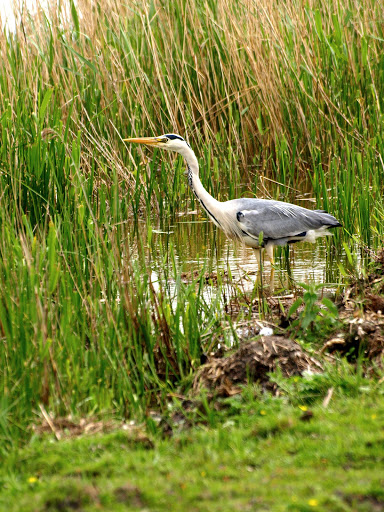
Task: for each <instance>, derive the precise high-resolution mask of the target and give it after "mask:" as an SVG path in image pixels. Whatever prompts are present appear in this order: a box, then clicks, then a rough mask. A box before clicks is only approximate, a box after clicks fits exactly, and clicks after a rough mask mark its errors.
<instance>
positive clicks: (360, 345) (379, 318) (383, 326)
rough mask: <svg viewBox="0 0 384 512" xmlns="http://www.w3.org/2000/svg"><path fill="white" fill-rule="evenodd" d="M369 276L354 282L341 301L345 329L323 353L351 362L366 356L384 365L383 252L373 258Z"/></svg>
mask: <svg viewBox="0 0 384 512" xmlns="http://www.w3.org/2000/svg"><path fill="white" fill-rule="evenodd" d="M373 263H374V268H373V270H372V272H371V273H370V274H368V275H367V276H365V277H363V278H359V279H355V280H354V281H353V282H352V283H351V284H350V286H348V287H347V288H346V289H345V291H344V293H343V295H342V297H341V304H340V305H341V311H340V318H341V319H342V321H343V329H342V331H340V332H339V333H338V334H336V335H335V336H334V337H333V338H332V339H330V340H329V341H327V343H325V345H324V347H323V349H322V351H323V352H325V351H326V352H330V353H333V352H338V353H339V354H341V355H343V356H346V357H347V358H348V359H349V360H353V359H355V358H356V357H357V356H358V355H363V356H364V357H365V358H366V359H368V360H369V361H372V362H373V363H375V364H376V365H379V366H383V361H384V249H381V250H380V251H379V252H378V253H377V254H376V255H375V257H374V260H373Z"/></svg>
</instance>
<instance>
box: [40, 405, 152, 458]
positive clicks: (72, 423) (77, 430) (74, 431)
mask: <svg viewBox="0 0 384 512" xmlns="http://www.w3.org/2000/svg"><path fill="white" fill-rule="evenodd" d="M40 409H41V410H42V415H43V417H42V420H41V422H40V423H38V424H35V425H33V427H32V428H33V430H34V432H36V433H37V434H38V435H43V434H54V436H55V437H56V439H57V440H58V441H60V440H61V439H72V438H75V437H80V436H85V435H95V434H98V433H103V434H106V433H109V432H114V431H117V430H122V431H124V432H125V433H126V434H127V440H128V441H129V442H132V444H141V445H143V446H144V447H146V448H153V443H152V441H151V440H150V439H149V438H148V436H147V435H146V433H145V428H143V427H141V426H140V425H136V424H135V423H133V422H132V423H123V422H118V421H112V420H104V421H99V420H95V419H92V418H80V419H75V418H72V417H71V416H67V417H58V418H54V417H52V416H51V415H50V414H48V413H47V412H46V411H45V409H43V408H40Z"/></svg>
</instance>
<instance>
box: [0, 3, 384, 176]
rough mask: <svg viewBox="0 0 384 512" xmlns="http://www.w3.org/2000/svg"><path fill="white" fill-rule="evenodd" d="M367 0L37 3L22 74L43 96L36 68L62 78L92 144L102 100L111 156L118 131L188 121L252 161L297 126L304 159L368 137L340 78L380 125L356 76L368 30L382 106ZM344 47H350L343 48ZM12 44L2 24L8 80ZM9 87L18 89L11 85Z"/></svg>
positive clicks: (28, 25)
mask: <svg viewBox="0 0 384 512" xmlns="http://www.w3.org/2000/svg"><path fill="white" fill-rule="evenodd" d="M363 4H364V5H363V6H361V7H359V5H357V4H356V3H355V2H354V1H353V0H349V1H347V2H344V3H340V2H337V1H336V0H328V1H327V2H322V1H321V2H320V0H311V1H310V2H304V1H302V0H285V1H283V2H275V1H273V0H262V1H255V0H244V1H243V2H235V1H232V0H218V1H217V2H211V1H206V2H184V1H183V0H176V1H175V2H172V5H171V4H169V3H168V2H164V1H163V0H154V1H153V2H151V4H150V5H148V4H147V2H143V1H141V0H137V1H136V2H132V3H120V2H113V1H110V0H98V1H97V2H92V3H90V2H88V1H85V0H80V1H78V2H77V3H76V8H75V7H74V5H73V4H71V3H70V2H67V3H61V4H60V10H57V9H56V7H53V4H52V5H51V7H50V10H49V13H48V14H47V15H46V14H44V11H43V9H42V7H41V6H40V7H39V8H38V9H37V12H36V14H33V15H32V16H27V14H26V13H25V12H23V13H22V15H21V22H20V24H18V26H17V30H16V34H15V37H16V38H17V41H18V51H19V58H20V59H21V61H22V63H21V64H20V63H19V66H22V67H23V73H19V75H18V77H17V79H18V80H20V81H23V83H20V84H19V87H20V86H24V87H26V88H29V89H30V92H31V94H32V96H33V101H34V102H35V103H37V102H38V90H39V88H38V87H37V82H36V80H35V79H34V78H33V76H31V74H32V73H35V72H36V70H38V72H39V73H40V75H41V80H42V82H43V83H45V84H46V86H47V87H48V86H51V87H56V108H61V110H62V119H63V121H64V122H65V120H66V118H67V116H69V115H71V117H72V119H73V120H74V121H75V124H76V125H77V126H80V127H82V128H84V127H88V129H87V130H83V133H86V132H88V135H86V136H85V138H86V139H89V140H90V143H91V145H92V143H93V142H94V139H93V141H92V137H91V135H90V134H91V133H98V132H99V133H100V130H99V126H98V118H95V117H94V116H93V118H92V116H91V118H90V116H89V114H88V112H89V108H90V102H91V103H92V102H95V101H97V103H98V112H103V116H105V118H106V119H110V120H111V123H104V124H103V129H102V132H103V133H102V135H101V138H100V145H101V146H102V147H103V148H104V150H105V157H106V159H107V160H110V159H111V158H112V160H113V162H115V158H116V156H117V154H118V151H119V150H120V149H121V144H120V141H119V137H118V133H117V132H119V131H123V132H124V135H127V136H129V135H137V134H139V133H140V134H142V133H145V134H153V133H159V132H165V131H171V130H172V131H175V132H181V133H183V134H184V133H187V135H188V136H189V139H190V140H191V142H193V143H199V142H200V141H201V136H203V137H204V139H205V140H209V141H210V142H212V143H213V144H216V143H217V136H218V134H219V135H220V134H221V136H223V135H224V134H225V138H226V141H225V143H226V144H228V145H230V146H232V147H235V148H236V151H237V152H238V154H239V156H240V157H241V160H242V162H243V163H244V164H245V163H246V162H249V160H250V159H251V158H252V155H253V154H255V152H256V153H260V151H261V150H264V151H265V153H270V152H271V151H272V152H273V151H274V150H275V148H276V146H277V145H278V143H279V140H281V139H286V140H287V143H288V148H290V149H292V144H293V137H294V135H293V134H296V136H297V137H299V138H300V146H299V151H298V154H299V162H298V163H299V165H300V158H302V160H303V162H301V163H302V165H304V163H305V162H306V158H307V156H308V153H310V151H311V150H310V149H308V148H309V147H310V146H311V145H313V144H319V145H320V146H324V147H325V146H326V145H328V146H329V145H330V146H333V145H334V144H335V143H337V141H338V140H342V139H343V138H344V137H345V135H346V134H347V133H349V134H350V135H351V137H352V138H353V139H354V140H355V141H356V142H357V143H360V142H363V139H364V135H363V134H362V133H361V132H362V130H360V129H359V128H358V127H357V126H356V122H355V117H356V115H357V114H356V113H353V112H351V111H348V107H347V100H348V99H347V98H345V101H344V98H342V97H340V96H339V98H338V99H336V98H335V97H333V96H332V94H333V92H335V91H334V90H333V86H332V81H334V80H338V81H340V80H345V81H347V82H348V81H349V82H350V87H351V88H356V96H357V97H359V96H360V100H359V101H360V104H361V110H360V114H359V115H361V116H362V126H363V127H365V128H366V129H369V127H370V126H371V125H372V122H371V121H370V116H369V114H367V112H366V110H367V108H366V101H367V100H366V99H364V95H365V93H364V91H362V90H360V89H361V88H360V82H359V81H360V74H361V69H360V65H361V64H362V63H361V55H360V54H361V51H362V45H364V44H366V43H365V42H364V38H365V40H366V39H367V38H369V49H368V52H369V57H370V58H369V59H368V61H369V65H368V67H367V69H368V71H367V73H370V74H371V83H372V89H373V91H374V96H375V98H376V101H377V104H378V108H377V111H379V107H380V105H379V103H380V99H379V91H378V89H377V85H376V82H377V76H376V73H377V67H376V66H374V65H372V63H371V59H372V60H373V63H375V62H376V61H377V59H379V58H380V49H379V46H380V45H379V43H378V41H379V40H380V37H381V29H380V24H379V23H377V20H378V19H380V17H381V19H382V18H383V15H384V4H382V3H381V2H375V1H374V0H364V2H363ZM71 5H72V8H71ZM47 17H48V19H49V20H50V21H47ZM76 17H77V20H76ZM346 20H347V21H346ZM338 38H339V39H340V40H338ZM336 46H337V47H338V48H336ZM340 48H344V50H343V51H344V53H343V55H338V54H337V52H338V51H339V49H340ZM6 53H7V44H6V36H5V35H4V34H1V35H0V57H1V60H2V63H3V64H2V65H3V66H4V67H6V68H7V76H8V80H9V82H8V84H7V88H8V89H9V91H11V90H12V77H13V74H14V70H13V69H12V66H11V63H12V60H10V59H8V58H7V55H6ZM332 55H333V60H332V58H331V57H332ZM52 61H53V63H52ZM342 61H343V62H342ZM31 63H34V64H33V65H32V66H31ZM338 74H339V75H340V74H341V75H342V74H344V75H345V77H344V78H343V77H342V76H338ZM14 78H15V77H13V79H14ZM96 93H97V94H96ZM9 98H10V101H11V103H12V104H13V103H14V102H16V101H17V97H16V95H15V94H12V92H10V94H9ZM377 115H378V114H377ZM330 127H333V128H332V129H330ZM52 128H54V127H52ZM108 145H110V149H109V150H108V151H107V150H106V147H107V146H108ZM116 163H117V167H118V168H119V169H120V170H121V169H122V166H121V162H118V161H117V162H116ZM304 167H305V165H304ZM127 175H129V171H128V170H125V172H121V176H122V178H124V179H126V178H127ZM130 178H131V179H132V180H133V176H132V175H131V176H130Z"/></svg>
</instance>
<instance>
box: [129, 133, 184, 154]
mask: <svg viewBox="0 0 384 512" xmlns="http://www.w3.org/2000/svg"><path fill="white" fill-rule="evenodd" d="M123 140H124V142H135V143H136V144H146V145H147V146H154V147H156V148H162V149H167V150H169V151H176V152H177V153H182V152H183V150H185V149H186V148H190V146H189V144H188V142H187V141H185V140H184V139H183V137H180V135H176V134H175V133H167V134H165V135H160V137H139V138H137V139H123Z"/></svg>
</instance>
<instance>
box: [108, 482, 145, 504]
mask: <svg viewBox="0 0 384 512" xmlns="http://www.w3.org/2000/svg"><path fill="white" fill-rule="evenodd" d="M114 495H115V499H116V501H117V502H118V503H124V504H125V505H129V506H131V507H139V508H142V507H143V506H144V505H145V503H144V500H143V495H142V492H141V491H140V489H139V488H138V487H136V486H135V485H132V484H130V483H126V484H124V485H122V486H120V487H117V488H116V489H115V490H114Z"/></svg>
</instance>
